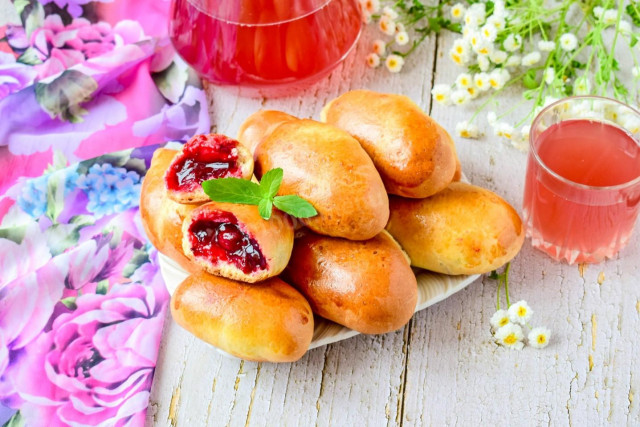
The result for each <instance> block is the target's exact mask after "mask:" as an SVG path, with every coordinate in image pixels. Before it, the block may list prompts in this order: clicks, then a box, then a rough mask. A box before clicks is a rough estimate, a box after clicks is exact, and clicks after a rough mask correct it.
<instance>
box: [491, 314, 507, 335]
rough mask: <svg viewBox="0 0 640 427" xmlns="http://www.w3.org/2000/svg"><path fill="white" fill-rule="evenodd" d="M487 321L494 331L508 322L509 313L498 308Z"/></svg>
mask: <svg viewBox="0 0 640 427" xmlns="http://www.w3.org/2000/svg"><path fill="white" fill-rule="evenodd" d="M489 323H491V326H493V328H494V329H495V330H496V331H497V330H498V329H500V328H502V327H503V326H504V325H506V324H507V323H509V314H508V313H507V310H498V311H496V312H495V313H493V316H491V320H489Z"/></svg>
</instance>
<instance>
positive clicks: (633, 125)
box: [620, 114, 640, 134]
mask: <svg viewBox="0 0 640 427" xmlns="http://www.w3.org/2000/svg"><path fill="white" fill-rule="evenodd" d="M620 122H621V123H620V125H621V126H622V127H623V128H625V129H626V130H628V131H629V132H630V133H632V134H638V133H640V119H639V118H638V117H637V116H634V115H631V114H626V115H625V116H623V117H621V118H620Z"/></svg>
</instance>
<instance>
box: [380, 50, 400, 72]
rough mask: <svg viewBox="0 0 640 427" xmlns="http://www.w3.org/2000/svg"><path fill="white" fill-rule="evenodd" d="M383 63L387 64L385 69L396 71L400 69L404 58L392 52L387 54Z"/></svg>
mask: <svg viewBox="0 0 640 427" xmlns="http://www.w3.org/2000/svg"><path fill="white" fill-rule="evenodd" d="M384 64H385V65H386V66H387V70H389V71H391V72H392V73H397V72H399V71H400V70H402V66H403V65H404V58H403V57H402V56H400V55H396V54H392V55H389V56H387V59H386V61H385V62H384Z"/></svg>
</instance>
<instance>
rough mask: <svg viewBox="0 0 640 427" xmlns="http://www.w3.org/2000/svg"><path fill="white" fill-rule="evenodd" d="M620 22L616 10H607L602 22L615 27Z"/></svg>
mask: <svg viewBox="0 0 640 427" xmlns="http://www.w3.org/2000/svg"><path fill="white" fill-rule="evenodd" d="M617 20H618V11H617V10H616V9H607V10H605V11H604V15H602V21H603V22H604V23H605V25H614V24H615V23H616V21H617Z"/></svg>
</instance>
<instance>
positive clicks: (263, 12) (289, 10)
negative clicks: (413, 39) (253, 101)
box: [169, 0, 362, 96]
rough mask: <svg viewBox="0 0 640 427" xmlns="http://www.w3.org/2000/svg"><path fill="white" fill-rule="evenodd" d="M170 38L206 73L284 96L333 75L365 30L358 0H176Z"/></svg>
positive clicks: (247, 89) (252, 91)
mask: <svg viewBox="0 0 640 427" xmlns="http://www.w3.org/2000/svg"><path fill="white" fill-rule="evenodd" d="M171 7H172V9H171V15H170V16H171V17H170V22H169V35H170V37H171V41H172V42H173V45H174V46H175V48H176V50H177V51H178V53H179V54H180V55H181V56H182V58H183V59H184V60H185V61H186V62H187V63H188V64H190V65H191V66H192V67H193V68H194V69H195V70H196V71H197V72H198V73H199V74H200V76H201V77H202V78H204V79H206V80H208V81H210V82H212V83H214V84H218V85H234V86H238V87H240V88H241V89H243V91H242V93H243V94H248V95H261V96H277V95H287V94H290V93H293V92H295V91H296V90H298V89H301V88H304V87H307V86H309V85H310V84H311V83H314V82H316V81H317V80H320V79H321V78H322V77H324V76H326V75H327V74H329V72H330V71H331V70H333V69H334V68H335V67H336V66H337V65H338V64H339V63H340V62H341V61H342V60H343V59H344V58H345V57H346V56H347V54H348V53H349V52H350V51H351V49H352V48H353V46H354V45H355V43H356V41H357V39H358V37H359V35H360V32H361V29H362V18H361V15H360V7H359V3H358V0H173V1H172V6H171Z"/></svg>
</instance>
